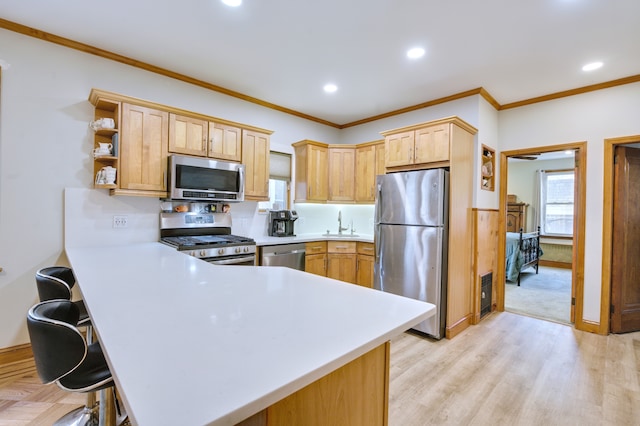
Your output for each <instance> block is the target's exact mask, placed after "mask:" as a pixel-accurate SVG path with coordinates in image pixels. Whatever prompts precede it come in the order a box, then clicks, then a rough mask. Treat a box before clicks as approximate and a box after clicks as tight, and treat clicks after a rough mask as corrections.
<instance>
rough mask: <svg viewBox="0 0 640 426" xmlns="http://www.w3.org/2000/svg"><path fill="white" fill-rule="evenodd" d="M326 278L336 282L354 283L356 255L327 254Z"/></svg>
mask: <svg viewBox="0 0 640 426" xmlns="http://www.w3.org/2000/svg"><path fill="white" fill-rule="evenodd" d="M327 263H328V264H329V266H328V267H327V277H329V278H335V279H336V280H340V281H346V282H348V283H353V284H355V283H356V255H355V254H337V253H328V254H327Z"/></svg>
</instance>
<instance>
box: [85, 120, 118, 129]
mask: <svg viewBox="0 0 640 426" xmlns="http://www.w3.org/2000/svg"><path fill="white" fill-rule="evenodd" d="M89 127H91V128H92V129H93V130H94V131H96V130H100V129H113V128H115V127H116V123H115V121H114V119H113V118H98V119H97V120H95V121H92V122H91V123H89Z"/></svg>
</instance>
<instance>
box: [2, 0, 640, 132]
mask: <svg viewBox="0 0 640 426" xmlns="http://www.w3.org/2000/svg"><path fill="white" fill-rule="evenodd" d="M0 18H3V19H6V20H8V21H13V22H16V23H19V24H23V25H26V26H30V27H34V28H37V29H40V30H43V31H46V32H49V33H53V34H55V35H59V36H62V37H66V38H70V39H72V40H76V41H80V42H82V43H86V44H89V45H92V46H95V47H99V48H102V49H105V50H108V51H111V52H115V53H118V54H120V55H124V56H127V57H130V58H133V59H136V60H139V61H143V62H146V63H149V64H153V65H156V66H159V67H162V68H166V69H169V70H171V71H174V72H177V73H181V74H185V75H188V76H191V77H195V78H197V79H201V80H204V81H206V82H209V83H212V84H215V85H218V86H222V87H224V88H227V89H230V90H233V91H236V92H239V93H242V94H245V95H248V96H251V97H254V98H258V99H260V100H262V101H266V102H270V103H273V104H276V105H279V106H282V107H285V108H289V109H293V110H296V111H299V112H301V113H304V114H308V115H310V116H313V117H317V118H320V119H323V120H328V121H329V122H332V123H336V124H345V123H351V122H353V121H356V120H360V119H364V118H368V117H371V116H375V115H378V114H382V113H386V112H389V111H393V110H397V109H400V108H404V107H408V106H412V105H416V104H420V103H423V102H426V101H430V100H434V99H438V98H441V97H445V96H449V95H453V94H456V93H460V92H464V91H467V90H471V89H476V88H479V87H484V88H485V89H486V90H487V91H488V92H489V93H490V94H491V95H492V96H493V97H494V98H495V99H496V100H497V102H498V103H500V104H508V103H511V102H515V101H521V100H526V99H530V98H533V97H537V96H542V95H546V94H550V93H555V92H559V91H563V90H568V89H574V88H578V87H583V86H588V85H592V84H596V83H602V82H606V81H611V80H615V79H619V78H623V77H629V76H634V75H639V74H640V19H639V18H640V0H530V1H524V0H520V1H516V0H482V1H479V0H448V1H434V0H322V1H301V0H297V1H296V0H244V2H243V4H242V6H240V7H239V8H229V7H227V6H225V5H223V4H222V3H221V2H220V0H181V1H171V2H170V1H166V0H111V1H108V2H100V1H91V0H57V1H51V0H20V1H15V0H0ZM0 34H1V33H0ZM417 45H420V46H423V47H424V48H425V49H426V54H425V56H424V57H423V58H421V59H419V60H417V61H410V60H408V59H407V58H406V56H405V52H406V50H408V49H409V48H410V47H413V46H417ZM0 60H6V58H3V57H2V52H1V51H0ZM596 60H598V61H602V62H604V67H602V68H601V69H600V70H597V71H594V72H591V73H585V72H583V71H582V70H581V67H582V65H584V64H585V63H587V62H591V61H596ZM327 82H333V83H335V84H336V85H337V86H338V87H339V90H338V92H336V93H334V94H331V95H328V94H325V93H324V92H323V91H322V87H323V85H324V84H325V83H327Z"/></svg>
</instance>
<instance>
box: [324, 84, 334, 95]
mask: <svg viewBox="0 0 640 426" xmlns="http://www.w3.org/2000/svg"><path fill="white" fill-rule="evenodd" d="M323 89H324V91H325V92H327V93H333V92H335V91H336V90H338V86H336V85H335V84H333V83H327V84H325V85H324V87H323Z"/></svg>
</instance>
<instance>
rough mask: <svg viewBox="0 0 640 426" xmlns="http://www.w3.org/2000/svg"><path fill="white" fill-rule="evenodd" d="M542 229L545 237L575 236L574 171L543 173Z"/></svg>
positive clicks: (548, 171)
mask: <svg viewBox="0 0 640 426" xmlns="http://www.w3.org/2000/svg"><path fill="white" fill-rule="evenodd" d="M541 188H542V194H541V196H542V198H541V201H542V202H541V212H540V213H541V214H540V222H541V223H540V227H541V231H542V234H543V235H558V236H572V235H573V198H574V197H573V188H574V171H573V170H547V171H546V172H545V173H542V179H541Z"/></svg>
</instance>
